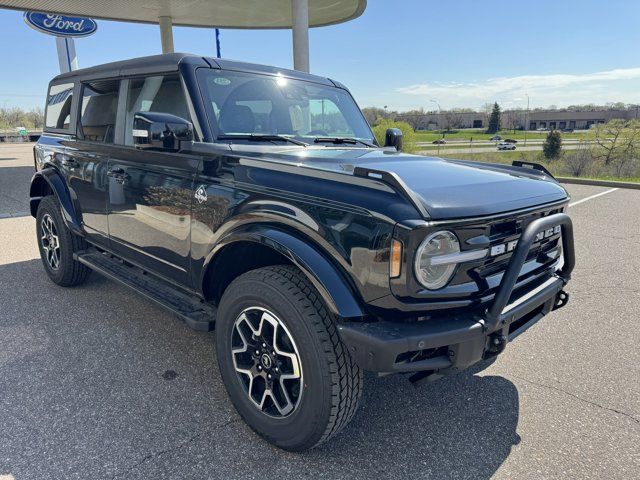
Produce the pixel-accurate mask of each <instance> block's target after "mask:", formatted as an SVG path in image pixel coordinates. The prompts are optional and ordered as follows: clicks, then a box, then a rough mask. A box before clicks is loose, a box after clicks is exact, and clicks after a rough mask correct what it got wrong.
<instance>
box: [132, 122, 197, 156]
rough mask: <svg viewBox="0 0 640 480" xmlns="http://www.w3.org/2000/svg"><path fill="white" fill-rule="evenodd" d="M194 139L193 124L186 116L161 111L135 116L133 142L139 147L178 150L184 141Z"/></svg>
mask: <svg viewBox="0 0 640 480" xmlns="http://www.w3.org/2000/svg"><path fill="white" fill-rule="evenodd" d="M192 141H193V125H192V124H191V122H189V121H187V120H185V119H184V118H181V117H177V116H175V115H171V114H169V113H159V112H138V113H136V114H135V115H134V116H133V144H134V145H135V146H136V147H137V148H143V149H149V150H151V149H152V150H164V151H169V152H177V151H178V150H180V148H181V143H182V142H192Z"/></svg>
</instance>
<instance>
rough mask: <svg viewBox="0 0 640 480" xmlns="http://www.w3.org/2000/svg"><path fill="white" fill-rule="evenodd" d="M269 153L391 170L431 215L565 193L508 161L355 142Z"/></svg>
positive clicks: (507, 206) (525, 204)
mask: <svg viewBox="0 0 640 480" xmlns="http://www.w3.org/2000/svg"><path fill="white" fill-rule="evenodd" d="M272 155H273V154H272ZM275 156H276V157H278V159H279V160H284V161H292V162H295V163H296V164H298V165H304V166H308V167H311V168H317V169H323V170H329V171H336V172H349V173H351V174H353V170H354V168H355V167H363V168H368V169H372V170H382V171H386V172H393V173H395V174H396V175H398V176H399V177H400V178H401V179H402V180H403V181H404V183H405V184H406V185H407V186H408V187H409V188H410V189H411V190H412V191H413V192H414V194H415V196H416V197H417V198H418V199H419V201H420V202H422V204H423V206H424V207H425V209H426V210H427V212H428V214H429V218H431V219H451V218H462V217H475V216H484V215H494V214H498V213H504V212H509V211H512V210H519V209H524V208H529V207H535V206H538V205H543V204H548V203H552V202H558V201H562V200H565V199H567V198H568V196H567V192H566V191H565V190H564V188H562V187H561V186H560V185H559V184H558V183H557V182H556V181H555V180H553V179H552V178H550V177H548V176H546V175H544V174H542V173H540V172H538V171H534V170H531V171H529V170H528V169H524V168H518V167H510V166H508V165H496V164H488V163H487V164H483V163H476V162H465V161H461V160H449V159H447V160H445V159H442V158H437V157H426V156H419V155H409V154H403V153H399V152H395V151H388V150H381V149H376V150H372V149H358V148H344V149H342V148H326V147H320V148H307V149H287V150H285V151H281V152H280V153H279V154H276V155H275Z"/></svg>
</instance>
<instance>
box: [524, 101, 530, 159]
mask: <svg viewBox="0 0 640 480" xmlns="http://www.w3.org/2000/svg"><path fill="white" fill-rule="evenodd" d="M525 95H526V96H527V110H526V111H525V112H524V146H525V147H526V146H527V129H528V128H529V94H528V93H525Z"/></svg>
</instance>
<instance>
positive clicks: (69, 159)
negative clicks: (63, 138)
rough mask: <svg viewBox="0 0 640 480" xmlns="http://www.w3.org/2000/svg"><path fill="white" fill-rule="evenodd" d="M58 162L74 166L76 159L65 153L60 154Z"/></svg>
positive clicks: (76, 163)
mask: <svg viewBox="0 0 640 480" xmlns="http://www.w3.org/2000/svg"><path fill="white" fill-rule="evenodd" d="M60 163H61V164H62V165H64V166H65V167H71V168H74V167H77V166H78V162H77V161H76V159H75V158H73V157H68V156H67V155H62V159H61V160H60Z"/></svg>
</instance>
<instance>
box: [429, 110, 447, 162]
mask: <svg viewBox="0 0 640 480" xmlns="http://www.w3.org/2000/svg"><path fill="white" fill-rule="evenodd" d="M429 101H430V102H433V103H435V104H436V105H437V106H438V126H440V119H441V118H442V108H440V104H439V103H438V102H437V101H436V100H433V99H431V100H429ZM440 130H441V131H442V128H441V129H440ZM442 138H443V139H444V133H443V134H442ZM438 155H440V139H438Z"/></svg>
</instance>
